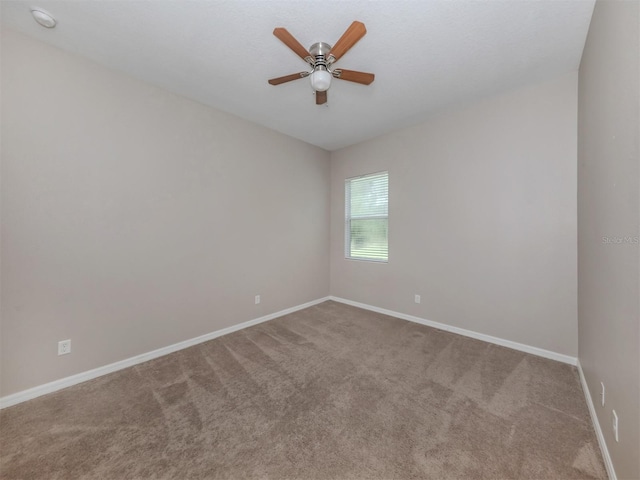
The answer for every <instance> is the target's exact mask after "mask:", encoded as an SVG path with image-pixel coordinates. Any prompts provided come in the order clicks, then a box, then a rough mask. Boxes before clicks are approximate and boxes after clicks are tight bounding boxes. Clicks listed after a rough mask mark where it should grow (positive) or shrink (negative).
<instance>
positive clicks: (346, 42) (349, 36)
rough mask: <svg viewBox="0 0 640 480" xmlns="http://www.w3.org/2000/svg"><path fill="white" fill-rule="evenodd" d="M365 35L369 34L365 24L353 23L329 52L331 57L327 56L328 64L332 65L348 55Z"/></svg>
mask: <svg viewBox="0 0 640 480" xmlns="http://www.w3.org/2000/svg"><path fill="white" fill-rule="evenodd" d="M365 33H367V29H366V28H365V26H364V23H362V22H358V21H355V22H353V23H352V24H351V25H350V26H349V28H347V30H346V31H345V32H344V33H343V34H342V36H341V37H340V38H339V39H338V41H337V42H336V44H335V45H334V46H333V48H332V49H331V51H330V52H329V55H328V56H327V59H328V61H327V63H329V64H332V63H334V62H337V61H338V60H340V57H342V56H343V55H344V54H345V53H347V51H348V50H349V49H350V48H351V47H353V46H354V45H355V44H356V42H357V41H358V40H360V39H361V38H362V37H364V34H365Z"/></svg>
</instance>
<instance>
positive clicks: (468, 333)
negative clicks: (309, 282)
mask: <svg viewBox="0 0 640 480" xmlns="http://www.w3.org/2000/svg"><path fill="white" fill-rule="evenodd" d="M329 299H330V300H334V301H336V302H340V303H345V304H347V305H351V306H353V307H358V308H363V309H365V310H371V311H372V312H378V313H382V314H384V315H389V316H391V317H397V318H401V319H402V320H408V321H409V322H415V323H420V324H421V325H426V326H428V327H433V328H437V329H439V330H445V331H447V332H451V333H457V334H458V335H464V336H465V337H471V338H475V339H477V340H482V341H484V342H489V343H495V344H496V345H501V346H503V347H507V348H512V349H514V350H519V351H521V352H526V353H531V354H532V355H537V356H539V357H544V358H550V359H551V360H557V361H558V362H562V363H568V364H569V365H577V364H578V359H577V358H576V357H571V356H569V355H564V354H563V353H557V352H552V351H550V350H545V349H543V348H538V347H532V346H531V345H525V344H523V343H518V342H513V341H511V340H505V339H504V338H498V337H492V336H491V335H485V334H484V333H478V332H474V331H472V330H466V329H464V328H459V327H453V326H451V325H447V324H444V323H438V322H432V321H431V320H426V319H424V318H420V317H414V316H413V315H407V314H406V313H400V312H394V311H393V310H387V309H385V308H378V307H374V306H372V305H367V304H365V303H359V302H354V301H351V300H346V299H344V298H340V297H334V296H331V297H329Z"/></svg>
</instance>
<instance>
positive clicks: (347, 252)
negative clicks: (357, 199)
mask: <svg viewBox="0 0 640 480" xmlns="http://www.w3.org/2000/svg"><path fill="white" fill-rule="evenodd" d="M382 174H385V175H386V176H387V202H388V201H389V191H388V188H389V172H388V171H386V170H383V171H380V172H375V173H367V174H365V175H358V176H356V177H349V178H347V179H345V181H344V200H345V202H344V203H345V223H344V257H345V259H347V260H357V261H361V262H376V263H389V210H388V206H387V214H386V215H366V216H360V217H353V216H352V215H351V195H350V184H351V183H350V182H351V181H353V180H357V179H360V178H366V177H375V176H379V175H382ZM357 219H371V220H375V219H386V220H387V258H386V259H383V258H372V257H354V256H352V255H351V220H357Z"/></svg>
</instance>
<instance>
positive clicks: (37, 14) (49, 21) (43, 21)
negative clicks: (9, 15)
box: [31, 8, 56, 28]
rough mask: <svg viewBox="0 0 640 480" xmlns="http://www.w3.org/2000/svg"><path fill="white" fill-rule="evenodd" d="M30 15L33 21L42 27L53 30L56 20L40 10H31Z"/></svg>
mask: <svg viewBox="0 0 640 480" xmlns="http://www.w3.org/2000/svg"><path fill="white" fill-rule="evenodd" d="M31 15H33V18H34V19H35V21H36V22H38V23H39V24H40V25H42V26H43V27H46V28H53V27H55V26H56V19H55V18H53V16H51V15H50V14H48V13H47V12H45V11H44V10H40V9H39V8H32V9H31Z"/></svg>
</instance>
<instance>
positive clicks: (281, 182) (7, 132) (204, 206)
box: [1, 31, 329, 395]
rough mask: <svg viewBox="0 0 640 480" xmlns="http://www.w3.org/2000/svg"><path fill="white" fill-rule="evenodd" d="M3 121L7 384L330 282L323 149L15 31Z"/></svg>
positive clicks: (8, 51) (53, 373) (225, 321)
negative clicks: (60, 348)
mask: <svg viewBox="0 0 640 480" xmlns="http://www.w3.org/2000/svg"><path fill="white" fill-rule="evenodd" d="M1 133H2V211H1V213H2V252H1V253H2V312H1V314H2V341H3V343H2V353H1V359H2V389H1V391H2V395H7V394H11V393H14V392H17V391H20V390H23V389H26V388H29V387H32V386H35V385H40V384H43V383H45V382H48V381H51V380H55V379H58V378H61V377H64V376H68V375H71V374H74V373H78V372H82V371H85V370H88V369H91V368H95V367H98V366H101V365H105V364H108V363H111V362H114V361H117V360H121V359H124V358H128V357H131V356H133V355H136V354H140V353H144V352H148V351H150V350H153V349H156V348H159V347H164V346H167V345H170V344H172V343H175V342H178V341H181V340H185V339H189V338H192V337H195V336H198V335H202V334H205V333H209V332H212V331H214V330H217V329H220V328H223V327H226V326H230V325H233V324H237V323H239V322H242V321H245V320H250V319H253V318H256V317H260V316H262V315H266V314H268V313H272V312H276V311H279V310H281V309H284V308H288V307H292V306H295V305H298V304H301V303H304V302H307V301H310V300H315V299H318V298H321V297H323V296H326V295H327V294H328V291H329V262H328V250H329V236H328V232H327V225H328V223H329V218H328V215H329V194H328V192H329V154H328V153H327V152H325V151H323V150H321V149H318V148H315V147H312V146H310V145H307V144H304V143H302V142H300V141H297V140H293V139H291V138H289V137H286V136H284V135H281V134H278V133H275V132H273V131H270V130H268V129H266V128H263V127H259V126H256V125H254V124H251V123H249V122H246V121H244V120H241V119H238V118H237V117H234V116H231V115H227V114H225V113H222V112H219V111H216V110H213V109H211V108H208V107H205V106H202V105H200V104H197V103H194V102H192V101H190V100H187V99H185V98H182V97H179V96H177V95H173V94H170V93H168V92H166V91H163V90H161V89H158V88H155V87H152V86H150V85H147V84H144V83H141V82H138V81H136V80H133V79H131V78H128V77H126V76H124V75H121V74H119V73H116V72H113V71H110V70H107V69H105V68H103V67H100V66H98V65H96V64H94V63H92V62H89V61H86V60H83V59H81V58H79V57H75V56H72V55H69V54H67V53H63V52H62V51H60V50H57V49H54V48H52V47H49V46H45V45H44V44H42V43H39V42H36V41H34V40H31V39H28V38H27V37H24V36H22V35H21V34H18V33H15V32H9V31H5V32H3V35H2V132H1ZM256 294H260V295H262V303H261V304H260V305H254V295H256ZM67 338H71V339H72V353H71V354H70V355H67V356H62V357H58V356H57V342H58V340H63V339H67Z"/></svg>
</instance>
